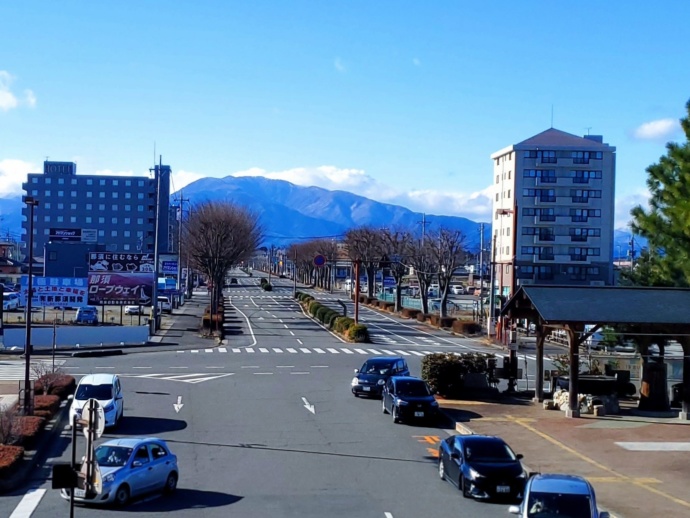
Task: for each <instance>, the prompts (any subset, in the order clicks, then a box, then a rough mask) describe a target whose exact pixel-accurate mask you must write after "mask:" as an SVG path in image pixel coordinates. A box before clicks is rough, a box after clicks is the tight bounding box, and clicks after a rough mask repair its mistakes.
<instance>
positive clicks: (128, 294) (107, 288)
mask: <svg viewBox="0 0 690 518" xmlns="http://www.w3.org/2000/svg"><path fill="white" fill-rule="evenodd" d="M88 292H89V296H88V300H89V304H91V305H94V306H99V305H102V304H106V305H114V306H128V305H135V304H136V305H139V304H141V305H147V304H149V303H150V302H151V299H152V298H153V275H152V274H150V273H145V272H139V273H110V272H99V273H95V272H89V286H88Z"/></svg>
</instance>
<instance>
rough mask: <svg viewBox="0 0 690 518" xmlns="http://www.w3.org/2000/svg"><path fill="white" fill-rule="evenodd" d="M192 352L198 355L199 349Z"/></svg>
mask: <svg viewBox="0 0 690 518" xmlns="http://www.w3.org/2000/svg"><path fill="white" fill-rule="evenodd" d="M191 352H193V353H198V352H199V349H192V351H191Z"/></svg>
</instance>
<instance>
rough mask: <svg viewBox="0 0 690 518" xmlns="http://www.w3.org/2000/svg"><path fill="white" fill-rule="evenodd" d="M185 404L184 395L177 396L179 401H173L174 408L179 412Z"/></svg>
mask: <svg viewBox="0 0 690 518" xmlns="http://www.w3.org/2000/svg"><path fill="white" fill-rule="evenodd" d="M183 406H184V403H182V396H177V403H173V408H174V409H175V413H176V414H179V413H180V410H182V407H183Z"/></svg>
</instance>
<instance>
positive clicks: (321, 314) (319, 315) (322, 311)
mask: <svg viewBox="0 0 690 518" xmlns="http://www.w3.org/2000/svg"><path fill="white" fill-rule="evenodd" d="M329 311H333V310H332V309H331V308H328V307H326V306H321V307H320V308H319V309H317V310H316V314H315V315H314V316H315V317H316V320H318V321H319V322H325V320H324V319H325V316H326V314H327V313H328V312H329Z"/></svg>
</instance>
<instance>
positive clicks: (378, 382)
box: [376, 380, 386, 385]
mask: <svg viewBox="0 0 690 518" xmlns="http://www.w3.org/2000/svg"><path fill="white" fill-rule="evenodd" d="M376 383H377V384H378V385H385V384H386V380H378V381H377V382H376Z"/></svg>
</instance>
